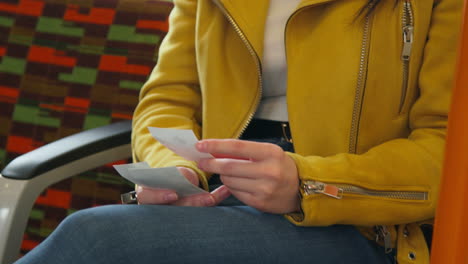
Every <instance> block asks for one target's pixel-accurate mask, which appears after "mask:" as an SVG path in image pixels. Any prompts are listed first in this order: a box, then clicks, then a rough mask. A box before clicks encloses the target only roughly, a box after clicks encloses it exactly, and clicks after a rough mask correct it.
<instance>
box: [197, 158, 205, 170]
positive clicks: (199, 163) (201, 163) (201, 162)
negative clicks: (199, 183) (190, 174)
mask: <svg viewBox="0 0 468 264" xmlns="http://www.w3.org/2000/svg"><path fill="white" fill-rule="evenodd" d="M205 164H206V161H205V159H201V160H199V161H198V168H200V169H202V170H203V168H204V167H205Z"/></svg>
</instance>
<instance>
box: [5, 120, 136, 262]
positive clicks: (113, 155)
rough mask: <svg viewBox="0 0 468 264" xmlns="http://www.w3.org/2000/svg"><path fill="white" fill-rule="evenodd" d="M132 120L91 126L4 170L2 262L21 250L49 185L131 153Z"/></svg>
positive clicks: (23, 157) (9, 165)
mask: <svg viewBox="0 0 468 264" xmlns="http://www.w3.org/2000/svg"><path fill="white" fill-rule="evenodd" d="M130 134H131V121H125V122H120V123H115V124H111V125H108V126H105V127H100V128H96V129H91V130H87V131H84V132H81V133H78V134H75V135H72V136H69V137H66V138H63V139H60V140H58V141H55V142H53V143H50V144H47V145H45V146H42V147H40V148H38V149H36V150H33V151H31V152H29V153H26V154H24V155H21V156H20V157H18V158H16V159H14V160H13V161H11V162H10V163H9V164H8V165H7V166H6V167H5V168H4V169H3V171H2V172H1V174H0V263H2V264H10V263H12V262H14V261H15V260H16V258H17V256H18V254H19V249H20V245H21V241H22V236H23V233H24V230H25V228H26V223H27V220H28V217H29V213H30V211H31V208H32V206H33V203H34V201H35V200H36V199H37V197H38V195H39V194H40V193H41V192H42V191H43V190H44V189H45V188H46V187H48V186H50V185H52V184H54V183H56V182H58V181H61V180H63V179H66V178H69V177H71V176H74V175H77V174H79V173H82V172H84V171H88V170H90V169H93V168H96V167H99V166H102V165H104V164H107V163H109V162H113V161H117V160H121V159H126V158H129V157H131V147H130Z"/></svg>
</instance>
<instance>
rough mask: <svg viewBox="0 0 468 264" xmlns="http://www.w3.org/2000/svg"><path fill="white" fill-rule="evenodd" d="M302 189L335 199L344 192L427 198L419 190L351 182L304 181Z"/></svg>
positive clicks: (392, 197) (417, 199)
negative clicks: (375, 186)
mask: <svg viewBox="0 0 468 264" xmlns="http://www.w3.org/2000/svg"><path fill="white" fill-rule="evenodd" d="M302 189H303V190H304V193H305V195H312V194H323V195H326V196H329V197H333V198H335V199H342V198H343V195H345V194H356V195H362V196H367V197H380V198H390V199H399V200H415V201H426V200H428V193H427V192H420V191H384V190H371V189H367V188H363V187H360V186H356V185H351V184H328V183H323V182H319V181H312V180H311V181H304V182H303V183H302Z"/></svg>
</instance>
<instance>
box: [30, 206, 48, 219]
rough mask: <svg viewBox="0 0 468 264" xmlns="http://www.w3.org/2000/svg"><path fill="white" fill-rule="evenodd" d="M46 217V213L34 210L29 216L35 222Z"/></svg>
mask: <svg viewBox="0 0 468 264" xmlns="http://www.w3.org/2000/svg"><path fill="white" fill-rule="evenodd" d="M44 215H45V214H44V211H42V210H38V209H35V208H33V209H32V210H31V213H30V214H29V218H31V219H34V220H42V219H44Z"/></svg>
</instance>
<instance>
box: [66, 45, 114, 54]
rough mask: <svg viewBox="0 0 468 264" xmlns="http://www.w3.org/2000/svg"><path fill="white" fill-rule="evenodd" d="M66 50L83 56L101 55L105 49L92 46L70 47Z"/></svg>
mask: <svg viewBox="0 0 468 264" xmlns="http://www.w3.org/2000/svg"><path fill="white" fill-rule="evenodd" d="M67 49H68V50H74V51H77V52H80V53H84V54H94V55H101V54H103V53H104V50H105V48H104V47H102V46H93V45H70V46H68V47H67Z"/></svg>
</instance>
